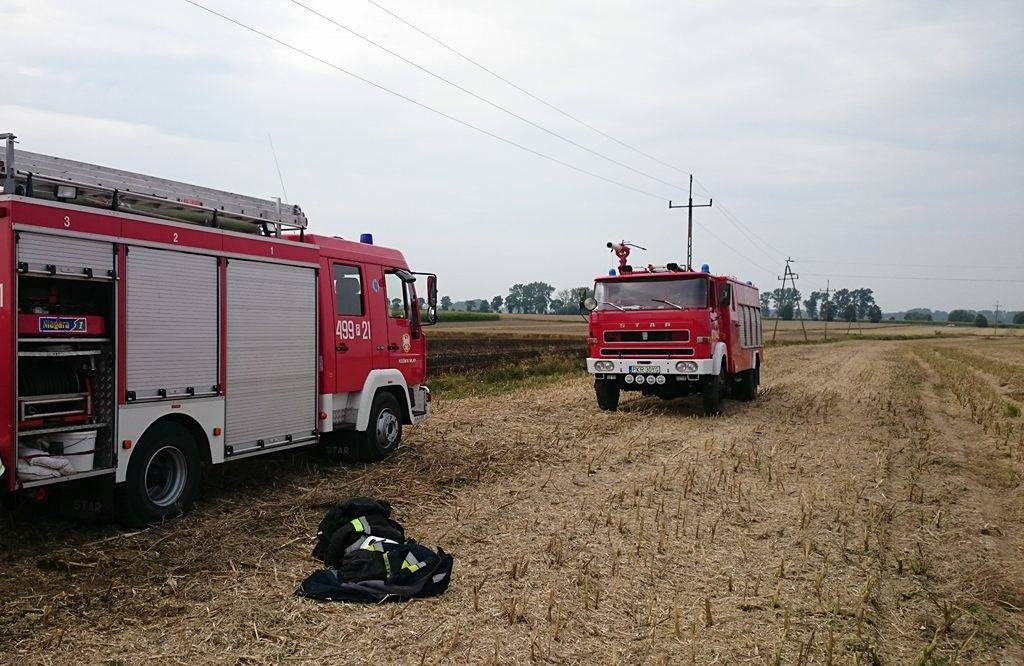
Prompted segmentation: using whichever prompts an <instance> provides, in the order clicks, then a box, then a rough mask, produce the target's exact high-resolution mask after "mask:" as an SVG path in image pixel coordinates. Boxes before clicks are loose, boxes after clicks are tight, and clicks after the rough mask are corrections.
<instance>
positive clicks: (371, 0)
mask: <svg viewBox="0 0 1024 666" xmlns="http://www.w3.org/2000/svg"><path fill="white" fill-rule="evenodd" d="M366 1H367V2H369V3H370V4H371V5H373V6H374V7H376V8H377V9H379V10H381V11H382V12H384V13H385V14H388V15H389V16H391V17H392V18H394V19H396V20H398V21H400V22H401V23H404V24H405V25H407V26H409V27H410V28H412V29H413V30H415V31H416V32H418V33H420V34H421V35H423V36H424V37H426V38H427V39H429V40H431V41H432V42H434V43H436V44H437V45H438V46H441V47H442V48H444V49H447V50H448V51H450V52H452V53H454V54H455V55H457V56H458V57H460V58H462V59H463V60H465V61H466V62H468V63H470V64H472V65H474V66H476V67H478V68H479V69H481V70H483V71H485V72H487V73H488V74H490V75H491V76H493V77H494V78H496V79H498V80H499V81H502V82H503V83H506V84H508V85H510V86H512V87H513V88H515V89H516V90H518V91H519V92H521V93H523V94H524V95H526V96H527V97H530V98H531V99H534V100H536V101H538V102H540V103H541V104H543V105H544V106H546V107H548V108H549V109H551V110H552V111H556V112H558V113H560V114H561V115H563V116H565V117H566V118H568V119H569V120H572V121H574V122H577V123H579V124H580V125H582V126H584V127H586V128H587V129H589V130H591V131H592V132H596V133H597V134H600V135H601V136H603V137H605V138H606V139H609V140H611V141H614V142H615V143H617V144H619V145H620V146H622V147H624V148H629V149H630V150H632V151H633V152H635V153H637V154H639V155H643V156H644V157H646V158H647V159H649V160H653V161H655V162H657V163H658V164H660V165H662V166H665V167H668V168H669V169H672V170H674V171H678V172H679V173H681V174H688V172H687V171H685V170H683V169H680V168H679V167H676V166H673V165H671V164H669V163H668V162H663V161H662V160H660V159H658V158H657V157H655V156H654V155H651V154H650V153H646V152H644V151H643V150H640V149H639V148H637V147H636V146H632V145H630V144H628V143H626V142H625V141H622V140H621V139H617V138H616V137H614V136H612V135H611V134H608V133H607V132H604V131H602V130H600V129H598V128H596V127H594V126H593V125H591V124H590V123H588V122H586V121H584V120H581V119H580V118H578V117H576V116H574V115H573V114H571V113H569V112H568V111H566V110H564V109H562V108H560V107H558V106H555V105H554V104H552V103H551V102H548V101H547V100H545V99H543V98H542V97H539V96H538V95H535V94H533V93H532V92H530V91H529V90H527V89H525V88H523V87H522V86H520V85H518V84H516V83H514V82H512V81H510V80H508V79H507V78H505V77H504V76H502V75H501V74H498V73H497V72H495V71H494V70H492V69H490V68H488V67H486V66H484V65H482V64H480V63H479V62H477V61H476V60H474V59H473V58H471V57H469V56H468V55H466V54H465V53H463V52H462V51H459V50H457V49H455V48H454V47H452V46H449V45H448V44H446V43H445V42H443V41H441V40H440V39H439V38H437V37H435V36H434V35H432V34H430V33H429V32H427V31H426V30H423V29H422V28H419V27H418V26H415V25H413V24H412V23H410V22H409V21H407V20H405V19H404V18H402V17H401V16H399V15H398V14H396V13H394V12H393V11H391V10H390V9H388V8H387V7H384V6H383V5H381V4H380V3H378V2H374V0H366Z"/></svg>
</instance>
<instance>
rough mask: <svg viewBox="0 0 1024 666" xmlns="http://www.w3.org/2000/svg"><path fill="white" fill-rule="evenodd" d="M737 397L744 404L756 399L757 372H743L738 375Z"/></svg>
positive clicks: (751, 370) (754, 370) (753, 370)
mask: <svg viewBox="0 0 1024 666" xmlns="http://www.w3.org/2000/svg"><path fill="white" fill-rule="evenodd" d="M736 388H737V393H738V395H737V397H738V398H739V399H740V400H743V401H744V402H750V401H751V400H753V399H755V398H756V397H757V370H756V369H750V370H744V371H743V372H741V373H740V381H739V384H738V385H737V387H736Z"/></svg>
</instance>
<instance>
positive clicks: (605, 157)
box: [288, 0, 683, 190]
mask: <svg viewBox="0 0 1024 666" xmlns="http://www.w3.org/2000/svg"><path fill="white" fill-rule="evenodd" d="M288 1H289V2H291V3H292V4H293V5H295V6H296V7H301V8H302V9H304V10H306V11H307V12H309V13H310V14H313V15H314V16H316V17H318V18H320V19H322V20H324V21H326V22H328V23H330V24H331V25H333V26H335V27H336V28H338V29H339V30H344V31H345V32H347V33H349V34H350V35H353V36H355V37H358V38H359V39H361V40H363V41H364V42H366V43H367V44H370V45H372V46H375V47H376V48H378V49H380V50H381V51H384V52H385V53H387V54H389V55H392V56H394V57H395V58H398V59H399V60H401V61H402V62H404V63H406V64H409V65H412V66H413V67H415V68H416V69H418V70H420V71H421V72H424V73H425V74H428V75H430V76H432V77H434V78H435V79H437V80H438V81H442V82H444V83H445V84H447V85H449V86H451V87H453V88H455V89H456V90H459V91H461V92H464V93H466V94H467V95H469V96H470V97H472V98H473V99H476V100H478V101H481V102H483V103H484V104H487V105H489V106H491V107H492V108H495V109H498V110H499V111H501V112H502V113H505V114H508V115H509V116H512V117H513V118H515V119H517V120H520V121H522V122H524V123H526V124H527V125H530V126H531V127H534V128H536V129H539V130H540V131H542V132H546V133H547V134H550V135H551V136H553V137H555V138H557V139H561V140H562V141H564V142H566V143H568V144H569V145H571V146H575V147H576V148H579V149H580V150H585V151H586V152H588V153H590V154H591V155H595V156H597V157H600V158H601V159H603V160H606V161H608V162H610V163H612V164H615V165H617V166H620V167H622V168H624V169H628V170H630V171H632V172H633V173H636V174H639V175H641V176H644V177H645V178H650V179H651V180H654V181H657V182H659V183H661V184H662V185H668V186H669V187H673V188H676V189H679V190H682V189H683V187H682V186H680V185H676V184H675V183H672V182H669V181H667V180H662V179H661V178H658V177H657V176H654V175H651V174H649V173H647V172H646V171H641V170H640V169H637V168H635V167H633V166H631V165H629V164H626V163H625V162H621V161H619V160H617V159H615V158H614V157H609V156H608V155H605V154H604V153H602V152H600V151H597V150H594V149H592V148H589V147H587V146H584V145H583V144H581V143H579V142H577V141H574V140H573V139H570V138H569V137H567V136H564V135H562V134H559V133H558V132H555V131H554V130H551V129H548V128H547V127H544V126H543V125H541V124H540V123H535V122H534V121H532V120H530V119H529V118H526V117H524V116H522V115H520V114H518V113H516V112H515V111H512V110H511V109H508V108H507V107H504V106H502V105H501V104H498V103H497V102H494V101H492V100H490V99H487V98H486V97H484V96H482V95H479V94H477V93H475V92H473V91H472V90H469V89H468V88H465V87H464V86H462V85H460V84H458V83H456V82H454V81H452V80H451V79H449V78H446V77H444V76H442V75H441V74H438V73H437V72H435V71H433V70H431V69H428V68H426V67H424V66H423V65H420V64H419V63H417V62H415V61H414V60H411V59H409V58H406V57H405V56H403V55H402V54H400V53H397V52H395V51H393V50H391V49H389V48H388V47H386V46H384V45H383V44H381V43H379V42H376V41H374V40H372V39H370V38H369V37H367V36H366V35H363V34H362V33H359V32H356V31H355V30H353V29H352V28H349V27H348V26H346V25H343V24H341V23H338V22H337V21H336V20H334V19H332V18H331V17H330V16H327V15H326V14H323V13H321V12H318V11H317V10H315V9H313V8H312V7H310V6H309V5H306V4H304V3H302V2H299V0H288Z"/></svg>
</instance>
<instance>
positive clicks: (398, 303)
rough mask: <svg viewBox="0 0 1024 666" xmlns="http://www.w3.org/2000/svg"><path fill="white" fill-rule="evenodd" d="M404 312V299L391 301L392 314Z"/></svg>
mask: <svg viewBox="0 0 1024 666" xmlns="http://www.w3.org/2000/svg"><path fill="white" fill-rule="evenodd" d="M401 311H402V299H400V298H392V299H391V314H395V313H396V312H401Z"/></svg>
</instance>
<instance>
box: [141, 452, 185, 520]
mask: <svg viewBox="0 0 1024 666" xmlns="http://www.w3.org/2000/svg"><path fill="white" fill-rule="evenodd" d="M145 479H146V496H147V497H148V498H149V501H150V502H152V503H153V504H155V505H156V506H159V507H168V506H172V505H173V504H175V503H176V502H177V501H178V500H179V499H181V495H182V493H183V492H184V491H185V485H186V482H187V480H188V466H187V464H186V463H185V454H184V453H182V451H181V449H179V448H177V447H174V446H164V447H162V448H160V449H158V450H157V451H156V453H154V454H153V456H152V457H151V458H150V459H149V462H148V463H147V464H146V476H145Z"/></svg>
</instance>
